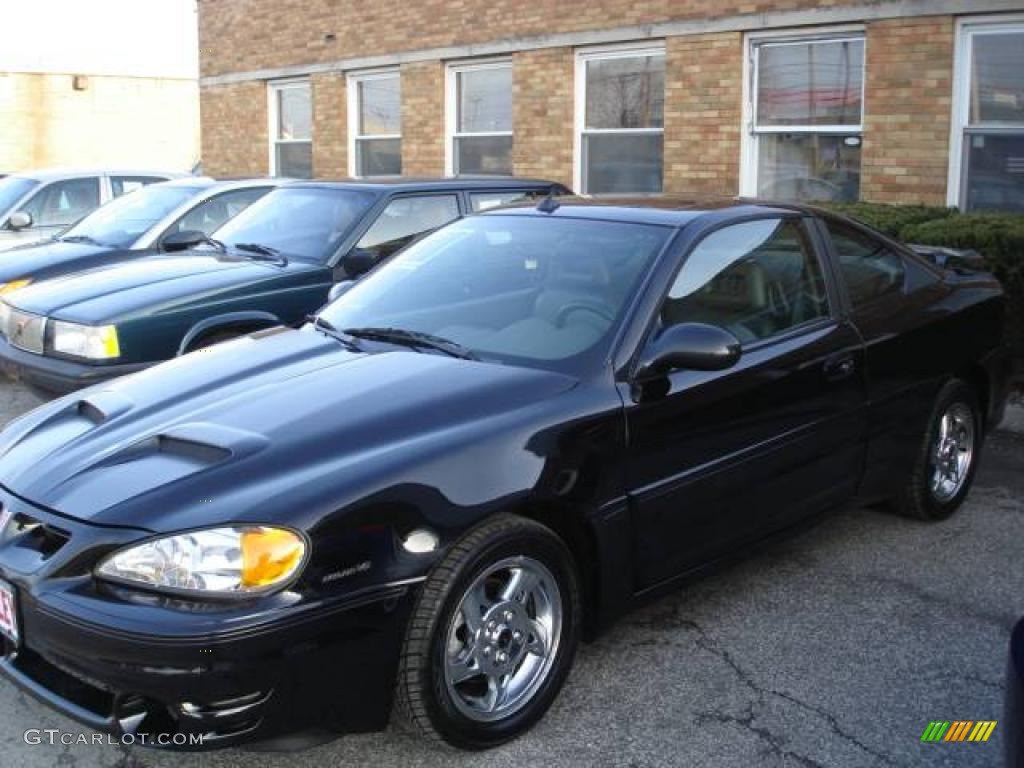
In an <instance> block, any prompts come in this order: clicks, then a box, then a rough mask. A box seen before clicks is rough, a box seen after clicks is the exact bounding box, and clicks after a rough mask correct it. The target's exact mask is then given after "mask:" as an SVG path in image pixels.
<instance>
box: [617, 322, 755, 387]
mask: <svg viewBox="0 0 1024 768" xmlns="http://www.w3.org/2000/svg"><path fill="white" fill-rule="evenodd" d="M741 346H742V345H741V344H740V340H739V339H737V338H736V337H735V336H733V335H732V334H731V333H729V331H727V330H725V329H724V328H719V327H718V326H717V325H706V324H704V323H680V324H679V325H672V326H669V327H668V328H666V329H665V330H663V331H662V332H661V333H659V334H658V336H657V337H656V338H655V339H654V340H653V341H651V342H650V343H649V344H648V346H647V350H646V351H645V352H644V354H643V356H642V357H641V358H640V367H639V368H638V369H637V378H638V379H649V378H654V377H657V376H664V375H665V374H667V373H670V372H671V371H675V370H680V369H684V368H685V369H688V370H691V371H724V370H725V369H726V368H732V367H733V366H734V365H736V363H738V362H739V359H740V354H741V353H740V348H741Z"/></svg>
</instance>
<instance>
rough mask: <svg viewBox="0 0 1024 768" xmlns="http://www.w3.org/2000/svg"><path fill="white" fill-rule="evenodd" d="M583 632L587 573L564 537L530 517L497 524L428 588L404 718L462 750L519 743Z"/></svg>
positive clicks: (465, 543) (404, 664)
mask: <svg viewBox="0 0 1024 768" xmlns="http://www.w3.org/2000/svg"><path fill="white" fill-rule="evenodd" d="M579 636H580V597H579V586H578V579H577V575H576V569H575V566H574V564H573V559H572V555H571V553H570V552H569V550H568V548H567V547H566V546H565V544H564V543H563V542H562V540H561V539H560V538H559V537H558V536H557V535H555V533H554V532H552V531H551V530H550V529H548V528H546V527H545V526H543V525H541V524H539V523H536V522H534V521H532V520H528V519H526V518H521V517H516V516H513V515H501V516H499V517H496V518H493V519H491V520H488V521H486V522H485V523H483V524H482V525H480V526H478V527H476V528H474V529H472V530H470V531H469V532H468V533H467V534H466V535H465V536H463V537H462V539H460V540H459V541H458V542H456V543H455V544H454V545H453V546H452V547H451V549H450V551H449V552H448V554H447V555H446V556H445V558H444V559H443V560H442V561H441V562H440V563H439V564H438V565H437V566H436V567H435V568H434V570H433V571H432V572H431V574H430V575H429V576H428V577H427V580H426V582H425V583H424V584H423V590H422V592H421V593H420V597H419V600H418V601H417V605H416V608H415V609H414V612H413V615H412V618H411V619H410V621H409V626H408V629H407V630H406V639H405V644H404V647H403V649H402V656H401V661H400V666H399V673H398V689H397V696H396V706H395V709H396V715H397V719H398V720H399V723H400V724H401V725H403V726H405V727H406V728H407V730H410V731H412V732H413V733H416V734H418V735H421V736H424V737H426V738H428V739H431V740H433V741H439V742H441V741H443V742H446V743H447V744H449V745H451V746H454V747H458V748H461V749H474V750H477V749H488V748H490V747H495V746H498V745H499V744H502V743H504V742H506V741H509V740H510V739H513V738H515V737H517V736H519V735H520V734H522V733H524V732H525V731H526V730H528V729H529V728H530V727H532V726H533V725H534V724H535V723H536V722H537V721H538V720H539V719H540V718H541V717H543V715H544V713H545V712H546V711H547V710H548V708H549V707H550V706H551V704H552V702H553V701H554V700H555V697H556V696H557V695H558V692H559V691H560V690H561V688H562V685H563V684H564V682H565V679H566V676H567V675H568V673H569V669H570V668H571V667H572V663H573V659H574V658H575V655H576V648H577V646H578V644H579Z"/></svg>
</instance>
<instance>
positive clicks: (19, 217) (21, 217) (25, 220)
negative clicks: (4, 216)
mask: <svg viewBox="0 0 1024 768" xmlns="http://www.w3.org/2000/svg"><path fill="white" fill-rule="evenodd" d="M7 226H8V227H10V228H11V229H13V230H14V231H15V232H18V231H19V230H22V229H28V228H29V227H31V226H32V214H31V213H29V212H28V211H15V212H14V213H12V214H11V218H9V219H8V220H7Z"/></svg>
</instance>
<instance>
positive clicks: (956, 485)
mask: <svg viewBox="0 0 1024 768" xmlns="http://www.w3.org/2000/svg"><path fill="white" fill-rule="evenodd" d="M983 428H984V427H983V423H982V419H981V408H980V405H979V402H978V396H977V394H976V393H975V391H974V390H973V389H972V388H971V387H970V386H969V385H968V384H966V383H965V382H963V381H961V380H960V379H953V380H952V381H950V382H948V383H947V384H946V385H945V386H944V387H943V388H942V390H941V391H940V392H939V394H938V397H936V399H935V406H934V407H933V408H932V413H931V416H930V417H929V419H928V428H927V429H926V430H925V434H924V436H923V439H922V442H921V448H920V450H919V451H918V456H917V459H916V460H915V462H914V468H913V471H912V472H911V476H910V479H909V482H908V483H907V486H906V487H905V488H904V489H903V490H902V491H901V493H900V494H899V496H898V497H897V500H896V511H897V512H899V513H900V514H902V515H905V516H906V517H911V518H914V519H917V520H926V521H938V520H945V519H947V518H949V517H950V516H952V515H953V514H954V513H955V512H956V511H957V510H958V509H959V508H960V506H961V504H963V502H964V499H965V498H967V494H968V492H969V491H970V489H971V484H972V483H973V482H974V475H975V472H976V471H977V468H978V459H979V457H980V455H981V446H982V440H983Z"/></svg>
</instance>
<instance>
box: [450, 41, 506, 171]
mask: <svg viewBox="0 0 1024 768" xmlns="http://www.w3.org/2000/svg"><path fill="white" fill-rule="evenodd" d="M445 104H446V106H447V120H446V123H447V128H448V147H447V151H448V158H449V162H448V172H449V173H451V174H454V175H456V176H459V175H463V174H487V175H499V176H511V175H512V63H511V62H508V61H501V62H487V63H481V64H467V65H459V66H451V67H449V68H448V96H447V99H446V100H445Z"/></svg>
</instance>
